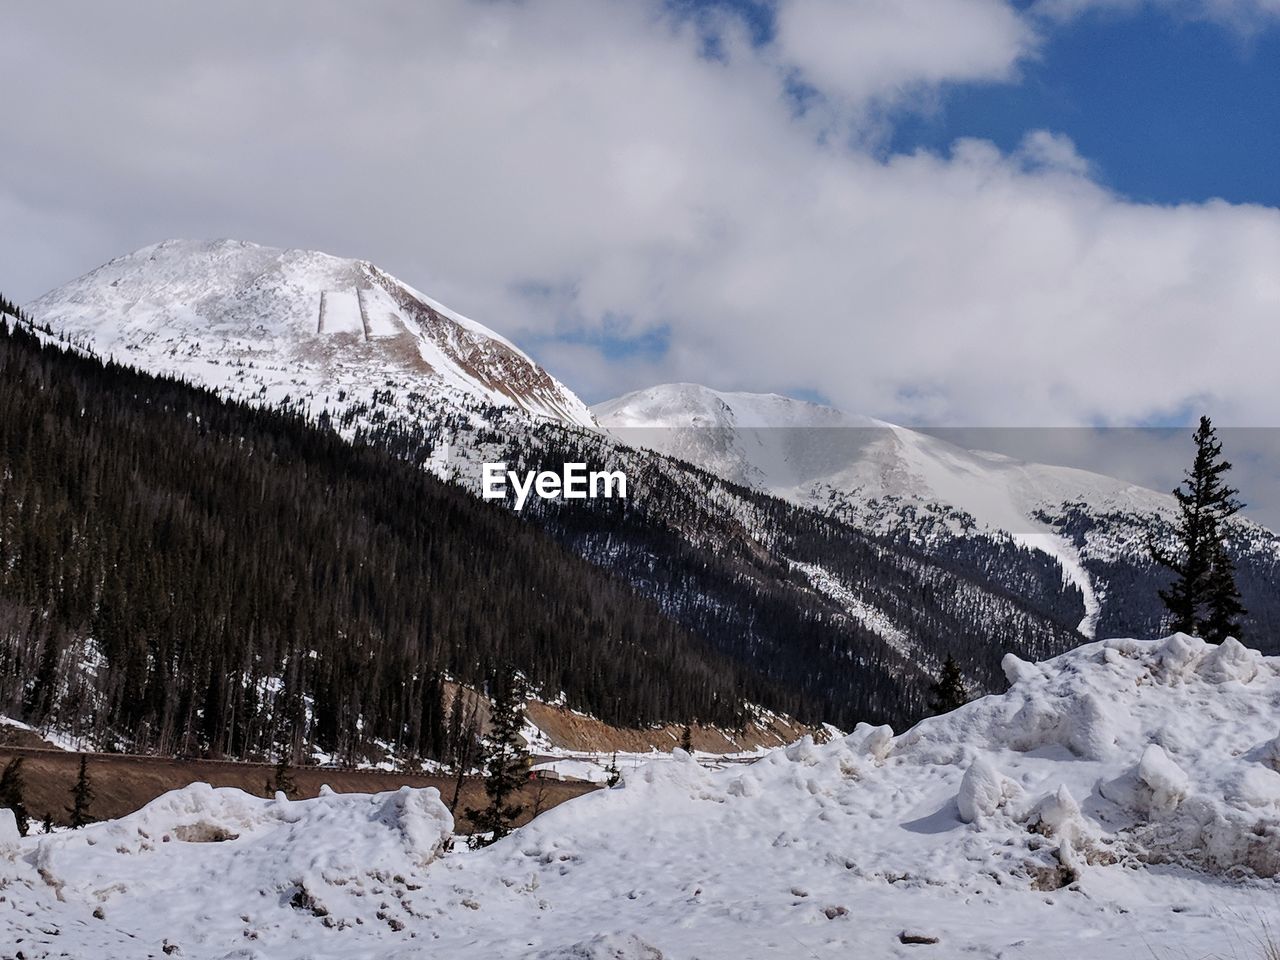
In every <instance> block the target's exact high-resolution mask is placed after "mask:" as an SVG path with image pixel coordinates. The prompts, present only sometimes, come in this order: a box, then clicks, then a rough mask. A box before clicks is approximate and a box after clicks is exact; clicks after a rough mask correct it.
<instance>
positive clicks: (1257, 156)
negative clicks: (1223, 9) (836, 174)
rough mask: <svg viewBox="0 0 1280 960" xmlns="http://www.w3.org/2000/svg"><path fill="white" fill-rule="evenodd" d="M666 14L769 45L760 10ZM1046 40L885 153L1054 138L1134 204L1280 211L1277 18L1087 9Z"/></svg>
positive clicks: (915, 124)
mask: <svg viewBox="0 0 1280 960" xmlns="http://www.w3.org/2000/svg"><path fill="white" fill-rule="evenodd" d="M670 5H671V7H672V8H673V9H674V10H677V11H681V12H683V13H686V14H688V15H691V16H696V15H697V14H698V13H699V12H700V11H716V10H721V11H729V12H732V13H733V14H736V15H737V16H740V17H742V18H743V19H745V20H747V21H748V22H749V23H750V24H751V25H752V31H753V35H754V38H755V40H756V42H757V43H760V44H764V43H766V42H767V41H768V40H769V39H770V37H771V36H772V33H773V14H772V7H771V5H770V4H769V3H767V2H760V0H671V4H670ZM1014 5H1015V6H1016V7H1018V8H1019V9H1021V10H1023V11H1028V12H1030V11H1033V10H1034V6H1035V5H1034V3H1032V2H1029V0H1016V2H1015V4H1014ZM1042 37H1043V42H1042V45H1041V47H1040V49H1039V54H1038V56H1036V57H1035V58H1034V59H1031V60H1029V61H1027V62H1024V63H1023V64H1022V66H1021V67H1020V69H1019V71H1018V74H1017V76H1016V77H1015V79H1013V80H1012V82H997V83H958V84H952V85H947V86H945V87H943V88H942V89H940V90H939V91H937V95H936V102H935V103H931V104H929V105H928V106H927V107H925V108H920V107H919V105H913V106H912V107H911V108H910V109H904V110H897V111H895V112H894V113H893V114H892V116H891V126H892V135H891V137H890V138H889V139H888V141H887V142H886V143H885V145H884V147H883V152H884V153H885V154H886V155H887V154H890V153H895V152H910V151H911V150H915V149H919V148H924V149H928V150H933V151H941V152H945V151H946V150H948V149H949V147H950V146H951V144H952V143H954V142H955V141H956V140H957V139H960V138H962V137H981V138H983V139H987V140H991V141H993V142H994V143H996V144H998V145H999V146H1000V147H1001V148H1002V149H1004V150H1006V151H1012V150H1014V149H1015V148H1016V147H1017V145H1018V143H1019V142H1020V141H1021V140H1022V138H1023V137H1024V136H1025V135H1026V133H1027V131H1029V130H1036V129H1041V128H1045V129H1050V130H1053V131H1055V132H1058V133H1065V134H1066V135H1068V136H1069V137H1071V139H1072V140H1073V141H1074V142H1075V144H1076V146H1077V148H1078V149H1079V151H1080V153H1081V154H1082V155H1083V156H1084V157H1086V158H1087V159H1088V160H1090V161H1091V163H1092V164H1093V171H1092V172H1093V175H1094V177H1095V179H1097V180H1099V181H1100V182H1102V183H1103V184H1105V185H1107V186H1109V187H1110V188H1111V189H1113V190H1115V191H1117V192H1119V193H1122V194H1124V195H1125V196H1127V197H1131V198H1133V199H1135V200H1139V201H1143V202H1152V203H1183V202H1187V201H1203V200H1209V199H1212V198H1223V199H1226V200H1229V201H1232V202H1235V203H1262V204H1266V205H1268V206H1280V171H1278V169H1277V167H1278V166H1280V164H1278V163H1277V158H1280V18H1268V17H1265V16H1258V17H1256V18H1254V17H1250V18H1248V19H1247V20H1241V21H1238V22H1223V21H1221V20H1211V19H1206V18H1204V17H1193V16H1189V15H1187V12H1186V11H1184V12H1182V13H1179V12H1177V11H1175V12H1172V13H1171V12H1170V11H1169V10H1166V9H1161V8H1159V7H1158V6H1156V5H1155V4H1152V3H1142V4H1138V5H1137V6H1136V7H1133V8H1125V9H1120V10H1112V9H1103V10H1096V9H1095V10H1088V11H1085V12H1083V13H1081V14H1079V15H1077V16H1074V17H1071V18H1069V19H1064V20H1061V21H1059V22H1054V23H1052V25H1051V26H1048V27H1046V29H1044V31H1043V34H1042Z"/></svg>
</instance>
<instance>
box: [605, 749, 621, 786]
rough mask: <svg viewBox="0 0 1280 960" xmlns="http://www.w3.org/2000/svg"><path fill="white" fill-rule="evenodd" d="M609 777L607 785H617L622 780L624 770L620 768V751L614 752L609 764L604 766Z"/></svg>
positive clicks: (606, 781)
mask: <svg viewBox="0 0 1280 960" xmlns="http://www.w3.org/2000/svg"><path fill="white" fill-rule="evenodd" d="M604 772H605V774H606V777H607V779H606V780H605V784H606V786H610V787H616V786H617V785H618V783H619V781H621V780H622V771H621V770H619V769H618V751H616V750H615V751H614V752H613V758H612V759H611V760H610V761H609V765H608V766H607V767H605V768H604Z"/></svg>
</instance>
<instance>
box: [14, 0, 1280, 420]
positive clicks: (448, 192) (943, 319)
mask: <svg viewBox="0 0 1280 960" xmlns="http://www.w3.org/2000/svg"><path fill="white" fill-rule="evenodd" d="M0 36H4V37H5V41H6V42H5V45H4V46H5V52H4V56H3V58H2V59H0V85H2V86H0V88H2V89H3V90H4V91H5V94H4V96H3V97H0V137H2V138H3V139H2V140H0V268H2V269H0V285H2V286H0V289H3V290H5V291H6V292H7V293H8V294H9V295H10V296H13V297H15V298H16V299H19V300H26V299H30V298H32V297H35V296H37V295H39V294H40V293H42V292H44V291H45V290H46V289H49V288H51V287H53V286H56V285H58V284H59V283H61V282H63V281H65V280H67V279H70V278H72V277H74V276H77V275H79V274H81V273H84V272H86V271H87V270H89V269H91V268H92V267H94V266H96V265H97V264H99V263H101V262H103V261H105V260H107V259H109V258H111V257H113V256H115V255H118V254H121V253H124V252H127V251H129V250H132V249H135V248H137V247H139V246H143V245H145V244H148V243H151V242H154V241H156V240H159V239H162V238H166V237H175V236H179V237H194V238H207V237H224V236H226V237H236V238H241V239H249V240H255V241H257V242H260V243H267V244H273V245H280V246H294V247H310V248H318V249H323V250H326V251H329V252H331V253H336V254H340V255H347V256H357V257H362V258H367V259H370V260H373V261H374V262H376V263H378V264H380V265H381V266H383V267H385V268H386V269H388V270H390V271H391V272H392V273H394V274H396V275H397V276H399V277H401V278H402V279H404V280H406V281H408V282H409V283H412V284H413V285H415V286H417V287H419V288H421V289H424V290H426V291H428V292H429V293H430V294H431V295H432V296H434V297H436V298H437V299H439V300H442V301H444V302H445V303H448V304H450V305H451V306H453V307H454V308H455V309H458V310H460V311H462V312H464V313H466V314H468V315H470V316H473V317H475V318H476V319H478V320H480V321H482V322H484V323H486V324H488V325H489V326H491V327H493V328H495V329H497V330H498V331H500V332H502V333H505V334H507V335H508V336H511V337H513V338H514V339H516V340H517V341H518V342H520V343H521V344H522V345H524V346H525V347H526V348H528V349H529V350H530V351H531V352H532V353H533V354H534V355H535V356H536V357H537V358H538V359H540V360H541V361H542V362H544V363H545V364H546V365H547V366H548V367H550V368H551V369H552V370H553V372H555V373H556V374H558V375H559V376H560V377H561V378H562V379H564V380H566V381H567V382H568V383H569V384H570V385H571V386H573V387H574V388H575V389H577V390H578V391H579V392H580V393H581V394H582V395H583V396H584V397H585V398H586V399H588V400H591V401H597V400H601V399H604V398H605V397H607V396H610V395H614V394H617V393H620V392H622V391H624V390H627V389H631V388H636V387H640V386H645V385H649V384H652V383H655V382H663V381H671V380H691V381H698V382H703V383H707V384H710V385H712V386H716V387H719V388H724V389H746V390H757V391H777V392H782V393H789V394H792V395H796V396H802V397H811V398H823V399H826V400H829V401H830V402H832V403H834V404H836V405H838V406H840V407H843V408H845V409H848V410H852V411H857V412H861V413H868V414H873V415H877V416H881V417H885V418H887V419H891V420H896V421H899V422H905V423H914V424H930V425H952V426H972V425H983V426H990V425H996V426H1048V425H1081V424H1083V425H1147V424H1158V425H1169V424H1180V423H1182V422H1184V421H1185V420H1186V419H1187V418H1189V417H1191V416H1192V415H1193V414H1194V413H1198V412H1199V411H1201V410H1208V411H1209V412H1211V413H1213V414H1214V415H1215V417H1216V418H1217V419H1218V420H1219V421H1220V422H1222V423H1226V424H1230V425H1235V426H1242V427H1258V426H1263V427H1270V426H1276V425H1280V378H1277V375H1276V373H1277V356H1278V351H1277V349H1276V344H1277V332H1276V331H1277V323H1278V322H1280V176H1278V175H1277V172H1276V159H1275V158H1276V157H1277V156H1280V0H1033V2H1028V0H1019V2H1012V0H777V2H751V0H735V2H713V3H706V2H697V0H678V2H677V0H667V2H662V0H525V2H507V0H432V2H431V3H426V4H410V3H408V2H401V3H391V2H369V3H360V4H355V3H341V4H340V3H336V2H314V0H313V2H307V3H294V4H289V3H272V4H261V3H257V2H253V3H249V2H226V3H216V4H212V3H203V4H172V3H166V2H162V0H150V2H142V0H119V2H114V3H111V4H76V5H74V6H73V5H70V4H60V3H39V4H17V3H10V4H5V5H4V6H3V7H0Z"/></svg>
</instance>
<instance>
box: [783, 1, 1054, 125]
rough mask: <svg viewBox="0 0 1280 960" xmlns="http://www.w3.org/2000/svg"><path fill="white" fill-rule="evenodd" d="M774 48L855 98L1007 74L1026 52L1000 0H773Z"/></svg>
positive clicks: (1021, 28) (1016, 23)
mask: <svg viewBox="0 0 1280 960" xmlns="http://www.w3.org/2000/svg"><path fill="white" fill-rule="evenodd" d="M776 33H777V36H776V39H775V43H776V45H777V52H778V54H779V56H780V57H781V59H782V61H783V62H784V63H787V64H792V65H795V66H796V67H797V68H798V69H799V71H800V74H801V75H802V77H803V78H804V79H805V80H807V81H808V82H809V83H811V84H813V85H814V86H816V87H817V88H818V89H820V90H822V91H824V92H826V93H829V94H834V95H837V96H839V97H841V98H844V99H847V100H850V101H853V102H855V103H865V102H867V101H869V100H872V99H875V98H877V97H881V98H883V97H889V98H894V97H901V96H903V95H906V94H908V93H910V92H911V91H913V90H918V88H919V87H921V86H926V85H930V84H940V83H944V82H957V81H1001V80H1007V79H1009V78H1010V77H1011V76H1012V74H1013V71H1014V67H1015V65H1016V64H1017V62H1018V61H1019V60H1020V59H1022V58H1023V57H1025V56H1027V55H1028V54H1030V53H1031V52H1033V51H1034V49H1035V47H1036V36H1035V33H1034V30H1033V29H1032V27H1031V25H1030V23H1029V22H1028V21H1027V20H1026V19H1024V18H1023V17H1021V16H1019V15H1018V13H1017V11H1016V10H1014V9H1013V7H1011V6H1010V5H1009V4H1008V3H1006V2H1005V0H781V2H780V3H779V4H778V6H777V10H776Z"/></svg>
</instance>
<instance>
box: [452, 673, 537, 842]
mask: <svg viewBox="0 0 1280 960" xmlns="http://www.w3.org/2000/svg"><path fill="white" fill-rule="evenodd" d="M524 695H525V691H524V684H523V682H521V680H520V678H519V676H518V675H517V674H516V673H515V671H514V670H512V669H510V668H505V669H503V670H502V672H501V673H499V674H498V676H497V677H496V678H495V680H494V683H493V695H492V699H493V707H492V709H491V710H490V712H489V727H490V729H489V735H488V736H487V737H485V740H484V759H485V778H484V792H485V796H487V797H488V798H489V803H488V805H487V806H485V807H484V808H483V809H480V810H476V809H472V808H468V809H467V811H466V814H467V819H469V820H470V821H471V824H472V827H473V829H474V831H475V832H474V833H473V834H472V838H471V842H472V845H473V846H485V845H487V844H490V843H493V842H494V841H495V840H500V839H502V838H503V837H505V836H506V835H507V834H509V833H510V832H511V828H512V824H514V822H515V819H516V817H518V816H520V814H521V812H522V811H523V810H524V806H523V805H522V804H518V803H512V802H510V801H511V799H512V798H513V797H514V796H515V794H516V793H517V791H519V789H520V786H521V784H523V783H524V780H525V777H526V775H527V772H528V769H529V755H528V752H527V751H526V749H525V745H524V739H523V737H522V736H521V731H522V730H523V728H524V698H525V697H524ZM483 834H487V835H488V836H481V835H483Z"/></svg>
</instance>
